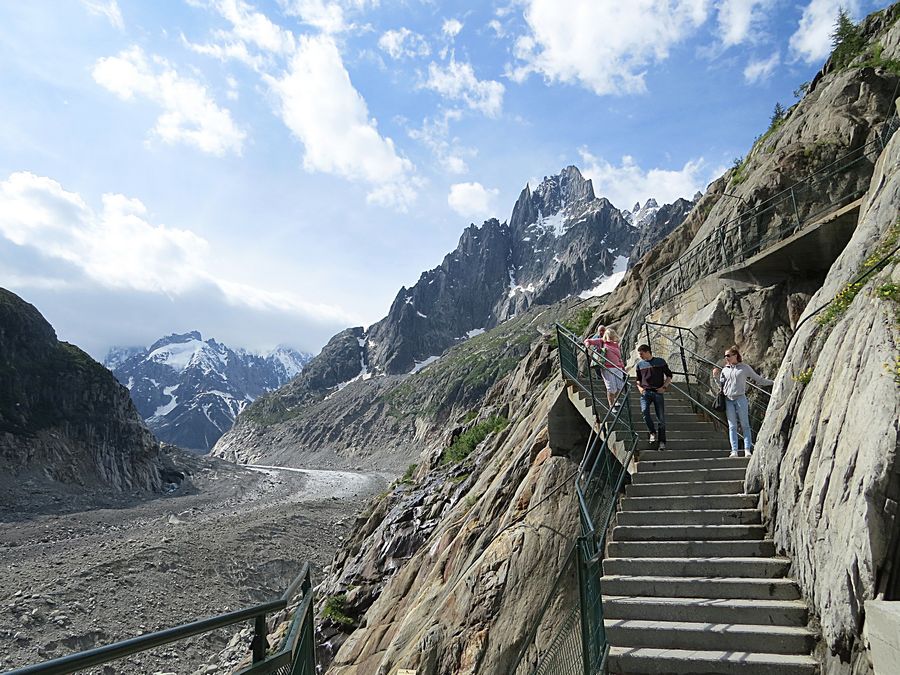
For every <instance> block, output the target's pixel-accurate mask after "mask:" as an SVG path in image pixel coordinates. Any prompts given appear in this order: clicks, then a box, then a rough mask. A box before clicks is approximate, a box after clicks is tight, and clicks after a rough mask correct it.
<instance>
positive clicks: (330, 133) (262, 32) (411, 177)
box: [185, 0, 422, 211]
mask: <svg viewBox="0 0 900 675" xmlns="http://www.w3.org/2000/svg"><path fill="white" fill-rule="evenodd" d="M375 4H377V2H373V1H372V0H343V2H340V3H336V2H331V3H328V2H321V0H291V1H290V2H288V1H287V0H284V1H283V2H282V6H284V7H285V8H286V10H287V11H288V12H290V13H292V14H295V15H297V16H298V17H300V18H301V20H303V21H304V22H306V23H309V24H311V25H313V24H315V25H316V26H317V27H318V28H320V29H321V32H320V33H318V34H313V35H299V36H298V35H295V34H294V33H292V32H291V31H288V30H286V29H284V28H281V27H280V26H277V25H276V24H274V23H273V22H272V21H270V20H269V19H268V18H266V17H265V16H264V15H263V14H261V13H260V12H257V11H256V10H254V9H253V8H252V7H251V6H250V5H248V4H247V3H246V2H244V1H243V0H211V2H210V5H211V6H212V7H213V9H214V10H216V11H218V12H219V13H220V14H221V15H222V16H223V18H225V19H226V20H227V21H229V22H230V23H231V25H232V30H230V31H218V32H216V33H215V34H214V36H213V37H214V42H212V43H210V44H206V45H198V44H192V43H188V45H189V46H190V47H191V48H192V49H194V50H195V51H198V52H201V53H204V54H208V55H210V56H213V57H216V58H220V59H223V60H225V59H237V60H240V61H243V62H244V63H247V64H249V65H250V66H251V67H252V68H253V69H254V70H255V71H256V72H257V74H258V75H259V76H260V78H261V79H262V81H263V82H264V83H265V84H266V85H267V86H268V87H269V88H270V90H271V91H272V92H273V94H274V96H273V101H274V102H275V108H276V109H275V112H276V114H277V115H279V116H280V118H281V120H282V121H283V122H284V124H285V125H286V126H287V128H288V129H289V130H290V131H291V133H292V134H293V136H294V137H295V138H296V139H297V140H299V141H300V142H301V143H302V144H303V166H304V168H305V169H306V170H307V171H311V172H322V173H327V174H331V175H335V176H340V177H341V178H345V179H348V180H351V181H359V182H363V183H366V184H367V186H368V191H367V194H366V200H367V201H368V202H369V203H372V204H378V205H381V206H387V207H391V208H394V209H397V210H400V211H405V210H406V209H408V208H409V205H410V204H411V203H412V202H413V201H415V199H416V195H417V192H418V189H419V188H420V187H421V185H422V181H421V179H420V178H418V177H417V176H416V175H415V167H414V166H413V164H412V162H410V161H409V160H408V159H407V158H406V157H404V156H403V155H402V154H401V153H400V152H399V151H398V150H397V148H396V147H395V146H394V142H393V140H392V139H391V138H389V137H386V136H383V135H381V133H380V132H379V130H378V125H377V122H376V121H375V120H374V119H373V118H371V117H370V116H369V111H368V106H367V104H366V101H365V99H364V98H363V97H362V95H361V94H360V93H359V92H358V91H357V90H356V88H355V87H354V86H353V83H352V82H351V81H350V74H349V73H348V72H347V69H346V68H345V67H344V61H343V58H342V57H341V53H340V49H339V48H338V43H337V40H336V38H335V36H334V35H333V34H332V33H334V32H337V31H338V30H343V29H346V28H348V27H349V26H348V24H346V23H343V19H341V21H340V22H338V21H337V17H338V13H337V10H334V9H333V8H334V7H337V8H338V9H341V7H347V8H350V9H353V10H362V9H365V8H366V7H367V6H368V5H375ZM320 10H321V11H320ZM341 12H343V10H341ZM340 16H341V17H342V16H343V14H341V15H340ZM329 17H330V18H329ZM185 42H187V40H185Z"/></svg>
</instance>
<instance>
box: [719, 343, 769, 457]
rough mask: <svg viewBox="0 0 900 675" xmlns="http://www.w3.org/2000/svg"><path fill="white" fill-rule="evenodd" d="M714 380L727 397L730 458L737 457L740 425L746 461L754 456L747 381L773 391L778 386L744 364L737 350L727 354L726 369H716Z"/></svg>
mask: <svg viewBox="0 0 900 675" xmlns="http://www.w3.org/2000/svg"><path fill="white" fill-rule="evenodd" d="M712 372H713V377H715V378H718V380H719V385H720V386H721V387H722V393H723V394H724V395H725V415H726V416H727V417H728V440H729V442H730V443H731V457H737V456H738V422H740V425H741V434H742V435H743V437H744V457H749V456H750V454H751V453H752V452H753V430H752V429H751V428H750V402H749V401H748V400H747V380H752V381H753V382H756V383H757V384H759V385H762V386H765V387H770V386H772V385H773V384H775V383H774V382H773V381H772V380H767V379H766V378H764V377H763V376H762V375H759V374H757V373H756V371H754V370H753V368H751V367H750V366H748V365H747V364H746V363H744V362H743V359H742V358H741V353H740V352H739V351H738V348H737V346H735V345H732V346H731V347H729V348H728V349H726V350H725V366H724V367H723V368H713V371H712Z"/></svg>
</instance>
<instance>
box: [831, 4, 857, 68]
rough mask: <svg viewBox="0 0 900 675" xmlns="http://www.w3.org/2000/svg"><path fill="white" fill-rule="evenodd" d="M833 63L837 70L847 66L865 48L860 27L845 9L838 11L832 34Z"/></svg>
mask: <svg viewBox="0 0 900 675" xmlns="http://www.w3.org/2000/svg"><path fill="white" fill-rule="evenodd" d="M831 46H832V47H833V50H832V52H831V62H832V63H833V64H834V67H835V68H836V69H837V70H841V69H842V68H844V67H845V66H847V65H848V64H849V63H850V62H851V61H852V60H853V59H854V58H855V57H856V56H857V54H859V53H860V52H861V51H862V48H863V46H864V44H863V39H862V35H860V33H859V27H858V26H857V25H856V24H855V23H853V19H851V18H850V15H849V14H848V13H847V10H845V9H844V8H843V7H841V8H840V9H839V10H838V16H837V21H835V23H834V30H833V31H832V32H831Z"/></svg>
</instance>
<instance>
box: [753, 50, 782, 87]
mask: <svg viewBox="0 0 900 675" xmlns="http://www.w3.org/2000/svg"><path fill="white" fill-rule="evenodd" d="M779 63H781V52H775V53H774V54H772V56H770V57H769V58H767V59H760V60H758V61H751V62H750V63H748V64H747V67H746V68H744V79H745V80H746V81H747V83H748V84H757V83H758V82H764V81H765V80H767V79H769V76H771V75H772V73H774V72H775V68H777V67H778V64H779Z"/></svg>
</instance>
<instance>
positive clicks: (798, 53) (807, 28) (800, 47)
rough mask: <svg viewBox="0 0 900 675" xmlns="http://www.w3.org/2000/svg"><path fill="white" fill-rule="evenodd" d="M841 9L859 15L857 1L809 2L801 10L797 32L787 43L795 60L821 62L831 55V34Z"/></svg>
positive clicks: (826, 0) (816, 0) (812, 0)
mask: <svg viewBox="0 0 900 675" xmlns="http://www.w3.org/2000/svg"><path fill="white" fill-rule="evenodd" d="M841 7H843V8H844V9H845V10H847V11H848V12H850V13H851V14H852V15H854V16H857V15H858V14H859V9H860V8H859V0H811V1H810V3H809V4H808V5H807V6H806V7H805V8H804V9H803V15H802V16H801V17H800V23H799V25H798V26H797V30H796V31H794V34H793V35H791V38H790V40H789V42H788V44H789V46H790V50H791V53H792V54H793V55H794V57H795V58H798V59H801V60H803V61H805V62H806V63H815V62H818V61H822V60H823V59H825V58H826V57H827V56H828V55H829V54H830V53H831V33H832V31H834V25H835V23H836V22H837V16H838V11H839V10H840V9H841Z"/></svg>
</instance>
